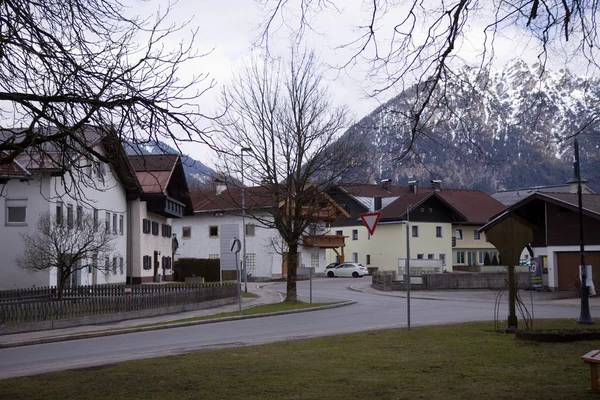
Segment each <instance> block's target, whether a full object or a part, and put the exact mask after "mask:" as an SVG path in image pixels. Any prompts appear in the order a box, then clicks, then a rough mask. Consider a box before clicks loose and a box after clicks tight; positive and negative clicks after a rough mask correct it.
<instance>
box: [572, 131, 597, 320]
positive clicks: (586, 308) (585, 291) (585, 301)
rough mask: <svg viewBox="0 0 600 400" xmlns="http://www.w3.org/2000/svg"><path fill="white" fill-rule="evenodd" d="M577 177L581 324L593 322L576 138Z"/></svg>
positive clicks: (575, 164)
mask: <svg viewBox="0 0 600 400" xmlns="http://www.w3.org/2000/svg"><path fill="white" fill-rule="evenodd" d="M574 144H575V163H574V167H575V177H576V178H577V202H578V206H579V256H580V263H579V268H580V269H581V309H580V314H579V319H578V320H577V322H578V323H580V324H593V323H594V321H593V320H592V315H591V314H590V301H589V298H588V296H589V295H590V290H589V288H588V285H587V270H586V266H585V251H584V245H583V207H582V204H581V170H580V169H579V143H578V142H577V139H575V143H574Z"/></svg>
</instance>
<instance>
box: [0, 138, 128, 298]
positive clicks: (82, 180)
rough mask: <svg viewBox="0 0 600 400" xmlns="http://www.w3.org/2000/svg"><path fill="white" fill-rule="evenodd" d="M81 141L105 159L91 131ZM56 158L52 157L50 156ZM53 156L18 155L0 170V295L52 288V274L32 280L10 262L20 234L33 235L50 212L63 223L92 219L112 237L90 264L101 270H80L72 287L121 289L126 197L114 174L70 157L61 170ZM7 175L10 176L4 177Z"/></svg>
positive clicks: (102, 146)
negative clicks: (0, 211) (0, 213)
mask: <svg viewBox="0 0 600 400" xmlns="http://www.w3.org/2000/svg"><path fill="white" fill-rule="evenodd" d="M85 135H86V138H87V139H88V140H90V141H93V142H91V143H93V144H92V146H93V148H94V150H95V151H97V152H98V153H99V154H101V155H106V154H107V153H106V144H105V143H103V141H102V140H101V139H100V137H99V136H98V135H96V134H95V133H94V132H93V131H88V130H86V132H85ZM55 154H56V155H57V157H54V155H55ZM58 154H59V152H58V150H55V149H54V148H53V147H52V146H51V145H47V148H46V149H45V154H44V155H43V156H38V155H36V154H22V155H20V156H19V157H17V159H16V161H14V162H13V163H12V164H9V165H8V166H3V170H0V171H2V172H4V173H2V172H0V183H1V184H2V192H1V195H0V204H1V205H2V206H3V208H4V210H5V213H4V226H3V228H2V229H0V249H1V252H2V255H3V263H2V265H1V266H0V268H1V269H2V279H1V280H0V289H14V288H23V287H34V286H37V287H39V286H54V285H56V283H57V276H56V271H55V270H50V271H43V272H36V273H34V274H32V273H30V272H27V271H24V270H22V269H20V268H18V267H17V265H16V263H15V258H16V257H17V256H18V255H19V254H21V253H22V252H23V249H24V244H23V241H22V238H21V235H22V234H25V233H28V232H29V233H32V232H34V231H35V230H37V223H38V219H39V217H40V215H42V214H43V213H46V212H50V213H51V214H52V215H53V217H54V218H57V220H64V221H66V222H67V223H69V221H73V219H76V218H78V217H79V216H80V215H81V214H82V213H84V212H86V213H92V214H93V216H94V218H95V219H96V220H97V221H99V222H102V226H104V227H106V229H107V230H110V231H111V232H113V233H114V235H115V238H116V239H115V245H114V250H113V251H112V252H110V253H106V254H99V255H98V259H97V260H90V263H91V262H92V261H93V262H95V263H98V264H97V265H102V266H104V270H103V271H102V272H100V273H98V270H97V269H95V268H91V267H90V268H88V269H82V270H80V271H77V272H76V273H74V274H73V275H72V277H71V282H70V283H71V284H82V285H87V284H102V283H123V282H125V279H126V274H125V271H126V254H127V234H128V231H127V228H128V227H127V224H126V223H125V218H126V212H127V195H126V190H125V188H124V186H123V185H122V183H121V180H120V177H119V176H118V171H117V170H115V169H114V168H113V167H111V166H110V165H108V164H105V163H102V162H100V161H98V160H96V159H93V158H91V157H86V156H84V155H75V156H74V157H73V159H72V160H70V162H71V165H69V166H67V167H64V166H62V165H61V163H60V162H58V161H57V159H59V157H58ZM9 169H12V170H13V172H17V171H18V172H20V175H19V174H15V173H12V174H11V173H6V172H9V171H8V170H9Z"/></svg>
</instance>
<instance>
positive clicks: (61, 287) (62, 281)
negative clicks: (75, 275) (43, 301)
mask: <svg viewBox="0 0 600 400" xmlns="http://www.w3.org/2000/svg"><path fill="white" fill-rule="evenodd" d="M62 275H63V274H61V273H60V271H59V276H58V279H57V283H58V286H57V293H56V295H57V296H58V300H62V296H63V290H64V289H65V281H66V279H65V278H63V276H62Z"/></svg>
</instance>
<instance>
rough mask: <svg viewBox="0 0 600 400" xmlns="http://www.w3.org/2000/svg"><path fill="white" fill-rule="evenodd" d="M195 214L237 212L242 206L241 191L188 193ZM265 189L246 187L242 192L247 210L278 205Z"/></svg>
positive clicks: (209, 190) (236, 189)
mask: <svg viewBox="0 0 600 400" xmlns="http://www.w3.org/2000/svg"><path fill="white" fill-rule="evenodd" d="M190 197H191V199H192V205H193V207H194V211H195V212H211V211H225V210H239V209H240V207H241V206H240V205H241V204H242V189H241V188H237V187H235V188H227V189H225V190H223V191H221V192H217V191H216V190H215V189H201V190H192V191H190ZM278 203H279V202H278V201H276V199H273V196H272V195H271V193H270V192H269V191H268V190H267V188H265V187H261V186H255V187H247V188H245V191H244V204H245V206H246V207H247V208H254V209H256V208H269V207H274V206H277V205H278Z"/></svg>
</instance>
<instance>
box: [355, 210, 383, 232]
mask: <svg viewBox="0 0 600 400" xmlns="http://www.w3.org/2000/svg"><path fill="white" fill-rule="evenodd" d="M379 218H381V213H380V212H374V213H366V214H360V219H362V222H363V224H364V225H365V226H366V227H367V230H368V231H369V235H373V233H374V232H375V227H376V226H377V223H378V222H379Z"/></svg>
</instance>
